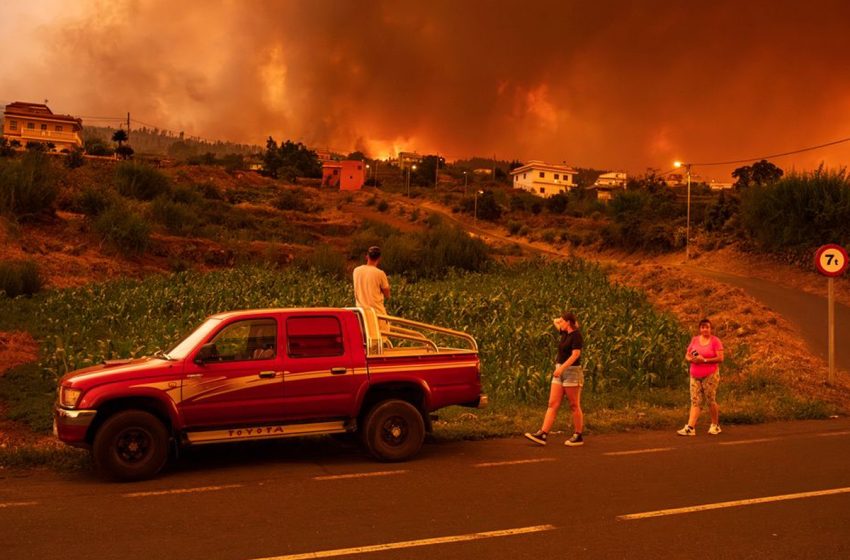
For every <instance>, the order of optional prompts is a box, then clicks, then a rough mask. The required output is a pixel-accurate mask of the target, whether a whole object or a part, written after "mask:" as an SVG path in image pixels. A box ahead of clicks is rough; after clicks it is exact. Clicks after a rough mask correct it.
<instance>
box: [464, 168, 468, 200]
mask: <svg viewBox="0 0 850 560" xmlns="http://www.w3.org/2000/svg"><path fill="white" fill-rule="evenodd" d="M467 178H468V176H467V174H466V171H464V172H463V198H466V179H467Z"/></svg>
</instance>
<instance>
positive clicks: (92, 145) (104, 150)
mask: <svg viewBox="0 0 850 560" xmlns="http://www.w3.org/2000/svg"><path fill="white" fill-rule="evenodd" d="M83 148H84V149H85V151H86V153H87V154H89V155H93V156H111V155H112V154H113V153H115V152H114V151H113V150H112V148H110V147H109V145H108V144H107V143H106V141H105V140H103V139H102V138H88V139H86V141H85V142H84V144H83Z"/></svg>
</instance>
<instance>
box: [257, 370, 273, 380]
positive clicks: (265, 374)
mask: <svg viewBox="0 0 850 560" xmlns="http://www.w3.org/2000/svg"><path fill="white" fill-rule="evenodd" d="M276 375H277V372H276V371H261V372H260V378H261V379H272V378H274V376H276Z"/></svg>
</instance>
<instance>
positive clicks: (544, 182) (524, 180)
mask: <svg viewBox="0 0 850 560" xmlns="http://www.w3.org/2000/svg"><path fill="white" fill-rule="evenodd" d="M511 175H512V176H513V185H514V188H515V189H523V190H526V191H528V192H530V193H533V194H536V195H537V196H542V197H545V198H548V197H550V196H554V195H556V194H560V193H565V192H568V191H570V190H572V189H574V188H575V187H576V182H575V176H576V175H578V172H577V171H576V170H575V169H573V168H572V167H570V166H568V165H558V164H554V163H546V162H543V161H539V160H531V161H529V162H528V163H526V164H525V165H523V166H522V167H517V168H516V169H514V170H513V171H511Z"/></svg>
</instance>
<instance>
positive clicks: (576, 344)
mask: <svg viewBox="0 0 850 560" xmlns="http://www.w3.org/2000/svg"><path fill="white" fill-rule="evenodd" d="M553 322H554V324H555V328H556V329H558V331H560V333H561V340H560V341H559V342H558V357H557V359H556V363H555V371H553V372H552V386H551V388H550V390H549V407H548V408H547V409H546V415H545V416H544V417H543V426H542V427H541V428H540V429H539V430H537V432H535V433H533V434H532V433H530V432H527V433H526V434H525V437H527V438H528V439H530V440H531V441H533V442H534V443H537V444H538V445H546V439H547V437H548V436H549V430H551V429H552V425H553V424H554V423H555V417H556V416H557V415H558V409H559V408H560V407H561V402H562V401H563V400H564V396H566V397H567V399H568V400H569V401H570V409H571V410H572V413H573V435H572V437H571V438H570V439H568V440H567V441H565V442H564V445H568V446H570V447H577V446H579V445H584V439H583V438H582V434H581V433H582V430H583V429H584V413H583V412H582V411H581V388H582V386H583V385H584V370H583V369H582V367H581V349H582V346H583V345H584V344H583V342H584V341H583V340H582V336H581V332H580V331H579V330H578V320H577V319H576V316H575V315H574V314H572V313H570V312H567V311H565V312H564V313H563V314H562V315H561V316H560V317H558V318H557V319H555V320H554V321H553Z"/></svg>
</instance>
